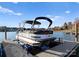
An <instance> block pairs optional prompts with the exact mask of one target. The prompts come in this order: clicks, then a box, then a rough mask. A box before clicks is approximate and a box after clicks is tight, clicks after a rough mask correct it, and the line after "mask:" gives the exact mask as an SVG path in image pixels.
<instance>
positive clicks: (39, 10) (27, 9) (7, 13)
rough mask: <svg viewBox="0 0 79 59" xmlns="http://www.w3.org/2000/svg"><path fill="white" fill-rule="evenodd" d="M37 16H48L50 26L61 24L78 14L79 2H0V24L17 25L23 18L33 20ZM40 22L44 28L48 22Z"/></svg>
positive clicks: (70, 20)
mask: <svg viewBox="0 0 79 59" xmlns="http://www.w3.org/2000/svg"><path fill="white" fill-rule="evenodd" d="M38 16H45V17H48V18H50V19H51V20H52V21H53V24H52V26H51V27H54V26H62V25H63V24H64V22H73V21H75V18H76V17H78V16H79V2H0V26H8V27H18V26H19V23H21V24H22V22H23V21H24V20H34V19H35V18H36V17H38ZM40 22H42V24H41V27H45V28H46V27H47V26H48V24H49V22H47V21H46V20H45V21H40ZM30 26H31V25H29V24H27V25H26V27H30Z"/></svg>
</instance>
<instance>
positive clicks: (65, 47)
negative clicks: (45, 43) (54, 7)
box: [2, 40, 77, 57]
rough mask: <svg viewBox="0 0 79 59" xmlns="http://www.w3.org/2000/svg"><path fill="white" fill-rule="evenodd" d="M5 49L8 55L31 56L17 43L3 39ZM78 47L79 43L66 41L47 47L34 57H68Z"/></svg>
mask: <svg viewBox="0 0 79 59" xmlns="http://www.w3.org/2000/svg"><path fill="white" fill-rule="evenodd" d="M2 43H3V46H4V50H5V52H6V56H7V57H30V56H32V55H29V56H28V55H27V51H26V50H25V49H22V47H20V46H19V45H17V44H16V43H13V42H10V41H6V40H5V41H3V42H2ZM76 48H77V43H75V42H68V41H64V43H63V44H59V45H57V46H55V47H52V48H50V49H47V50H45V51H43V52H40V53H38V54H36V55H35V56H34V57H67V56H70V55H71V54H72V53H73V52H74V51H75V49H76Z"/></svg>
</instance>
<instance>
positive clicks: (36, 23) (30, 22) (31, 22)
mask: <svg viewBox="0 0 79 59" xmlns="http://www.w3.org/2000/svg"><path fill="white" fill-rule="evenodd" d="M33 22H34V21H32V20H28V21H25V23H28V24H31V25H32V24H33ZM40 24H41V23H40V22H38V21H35V22H34V25H40Z"/></svg>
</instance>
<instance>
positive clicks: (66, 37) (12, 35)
mask: <svg viewBox="0 0 79 59" xmlns="http://www.w3.org/2000/svg"><path fill="white" fill-rule="evenodd" d="M7 35H8V37H7V38H8V39H9V40H14V39H16V32H7ZM52 36H53V37H56V38H62V39H63V40H68V41H74V38H75V36H74V35H72V34H66V33H64V32H54V33H53V35H52ZM4 39H5V38H4V32H0V42H1V41H2V40H4Z"/></svg>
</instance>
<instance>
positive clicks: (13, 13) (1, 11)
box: [0, 6, 22, 16]
mask: <svg viewBox="0 0 79 59" xmlns="http://www.w3.org/2000/svg"><path fill="white" fill-rule="evenodd" d="M0 13H3V14H8V15H16V16H21V15H22V13H17V12H14V11H13V10H11V9H8V8H4V7H2V6H0Z"/></svg>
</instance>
